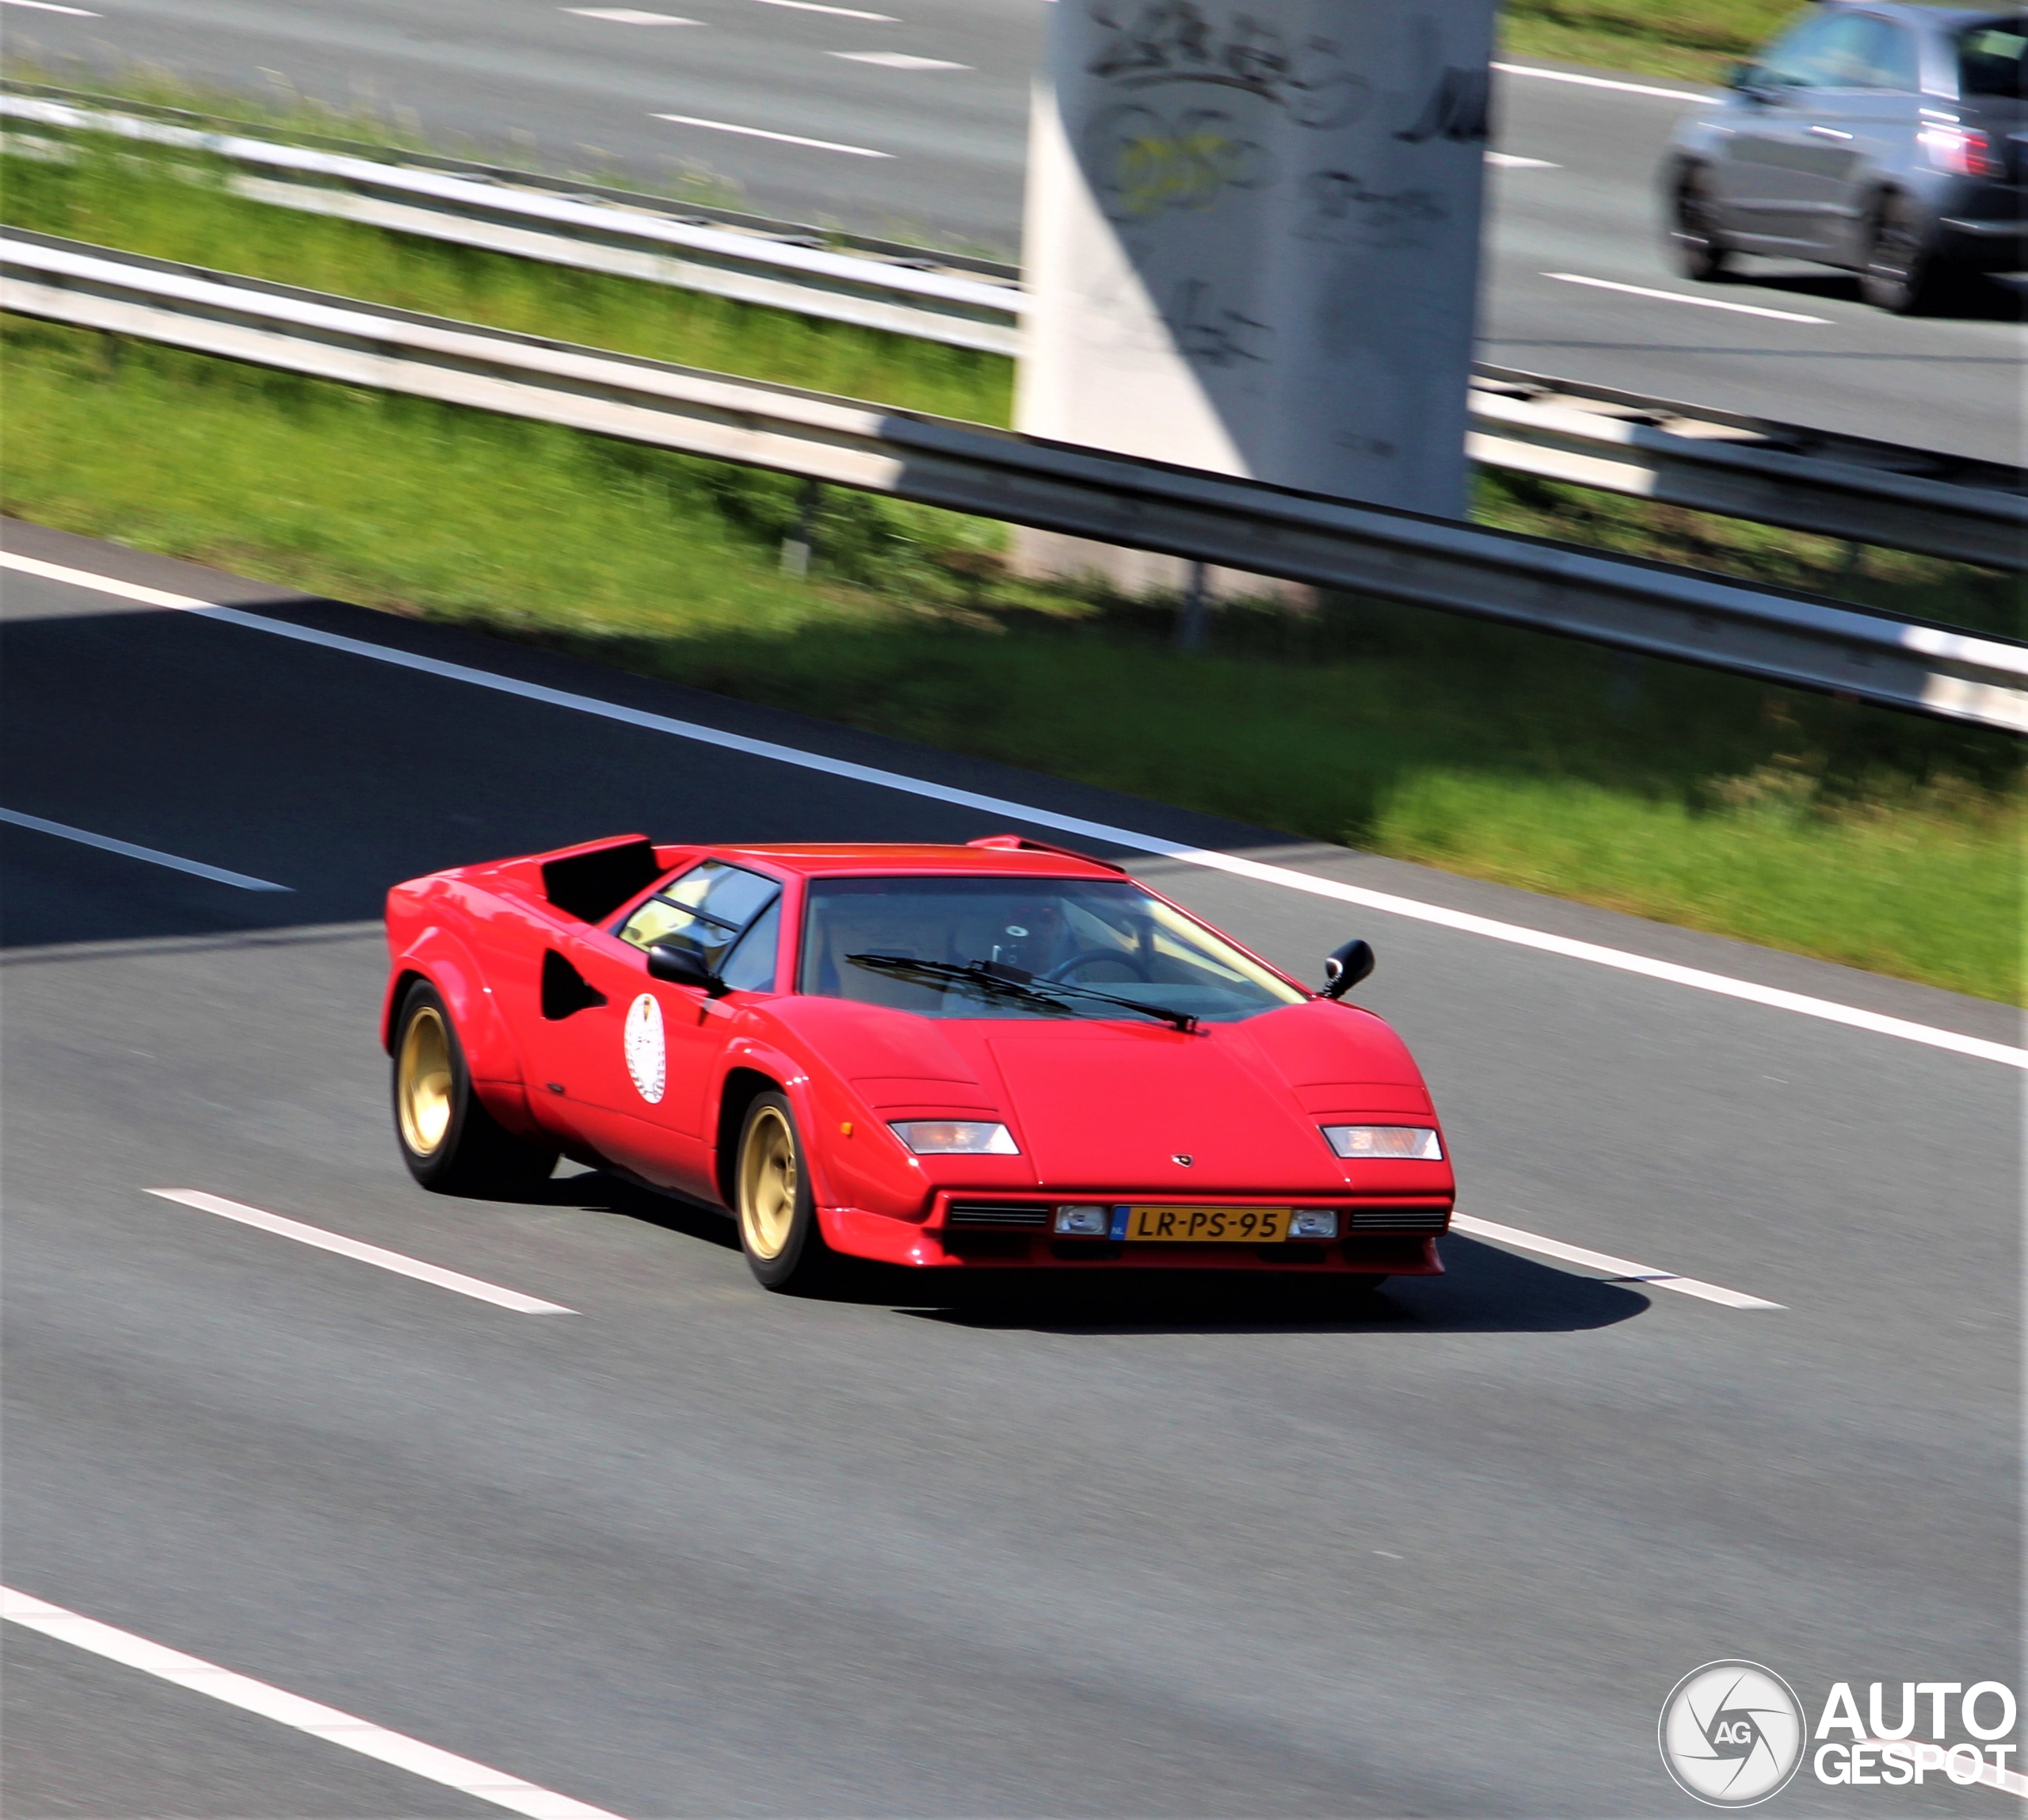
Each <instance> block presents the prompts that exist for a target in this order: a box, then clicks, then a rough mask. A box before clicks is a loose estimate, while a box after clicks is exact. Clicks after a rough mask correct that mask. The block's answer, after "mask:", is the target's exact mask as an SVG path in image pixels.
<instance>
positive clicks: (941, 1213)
mask: <svg viewBox="0 0 2028 1820" xmlns="http://www.w3.org/2000/svg"><path fill="white" fill-rule="evenodd" d="M1128 1198H1130V1197H1128V1196H1123V1195H1119V1194H1109V1195H1102V1194H1086V1195H1079V1196H1065V1195H1052V1196H1049V1197H1048V1198H1047V1199H1044V1198H1043V1197H1042V1196H994V1197H993V1198H992V1199H991V1200H987V1199H985V1197H982V1196H968V1195H963V1194H951V1193H948V1192H945V1193H940V1194H939V1195H938V1196H937V1197H936V1204H935V1206H934V1207H933V1208H932V1210H931V1212H930V1215H929V1218H928V1219H927V1220H926V1221H924V1222H922V1223H917V1222H915V1221H913V1220H898V1219H890V1218H888V1217H887V1216H886V1215H882V1214H877V1213H868V1212H866V1211H863V1210H862V1209H860V1208H828V1207H827V1208H820V1209H819V1211H818V1219H819V1221H820V1223H821V1225H822V1227H823V1229H824V1236H825V1240H826V1242H828V1243H829V1245H830V1246H831V1247H832V1249H833V1250H837V1251H842V1252H844V1253H848V1255H850V1256H852V1257H863V1258H867V1259H870V1260H872V1261H876V1262H880V1263H886V1264H900V1265H909V1266H910V1267H912V1268H915V1269H964V1270H1036V1269H1052V1270H1054V1269H1073V1270H1091V1269H1109V1270H1217V1271H1246V1272H1258V1271H1292V1272H1301V1273H1302V1274H1304V1275H1317V1274H1332V1275H1339V1276H1442V1275H1443V1262H1442V1261H1441V1260H1440V1259H1439V1257H1438V1256H1437V1254H1436V1238H1437V1235H1438V1234H1440V1233H1443V1232H1445V1231H1448V1230H1449V1229H1450V1204H1451V1198H1452V1197H1451V1196H1450V1195H1449V1194H1448V1193H1446V1194H1443V1195H1427V1196H1412V1195H1389V1196H1385V1197H1382V1196H1373V1197H1370V1198H1362V1197H1360V1196H1351V1195H1344V1194H1340V1195H1332V1196H1300V1195H1278V1196H1252V1195H1220V1196H1208V1195H1207V1196H1196V1197H1194V1198H1191V1197H1184V1196H1175V1195H1165V1196H1162V1197H1161V1200H1162V1203H1163V1204H1164V1205H1165V1206H1178V1207H1187V1206H1191V1205H1201V1206H1214V1207H1249V1206H1251V1207H1287V1208H1297V1209H1310V1208H1328V1209H1333V1210H1336V1211H1337V1212H1338V1214H1339V1215H1340V1221H1339V1234H1340V1236H1339V1237H1338V1238H1335V1239H1285V1240H1283V1241H1282V1242H1279V1244H1274V1245H1248V1244H1245V1243H1233V1244H1213V1245H1190V1244H1161V1243H1127V1242H1116V1241H1114V1240H1111V1239H1104V1238H1060V1237H1058V1235H1057V1234H1055V1233H1054V1232H1053V1231H1051V1230H1050V1215H1051V1213H1052V1211H1053V1210H1054V1208H1055V1206H1056V1204H1057V1203H1058V1201H1060V1200H1071V1199H1074V1200H1077V1201H1079V1202H1089V1201H1100V1202H1104V1201H1108V1200H1113V1201H1118V1200H1126V1199H1128ZM1132 1198H1138V1199H1140V1200H1149V1199H1152V1198H1153V1197H1152V1196H1146V1195H1143V1196H1138V1197H1132Z"/></svg>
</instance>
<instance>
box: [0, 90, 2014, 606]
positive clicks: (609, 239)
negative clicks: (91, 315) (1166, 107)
mask: <svg viewBox="0 0 2028 1820" xmlns="http://www.w3.org/2000/svg"><path fill="white" fill-rule="evenodd" d="M82 98H84V97H66V96H65V94H64V93H63V92H62V91H56V90H48V89H45V88H40V87H38V86H36V85H33V84H24V83H17V82H10V83H7V84H6V85H4V92H0V120H14V121H19V122H21V123H24V124H29V125H36V126H40V127H44V128H54V129H56V130H59V131H62V132H86V131H91V132H107V133H111V134H113V135H118V136H124V137H127V138H130V139H139V140H146V141H148V142H151V143H159V144H165V145H170V146H180V147H185V148H186V149H189V150H192V151H203V152H205V153H207V154H208V155H212V156H215V157H217V158H222V159H223V160H225V161H227V162H229V163H232V164H236V165H239V166H244V167H246V169H247V170H250V171H254V172H257V173H259V174H257V175H245V176H239V177H234V179H233V180H232V187H233V188H234V189H235V190H236V191H237V192H238V193H240V194H242V195H245V196H250V197H252V198H254V200H258V201H261V202H265V203H269V204H274V205H276V206H280V207H284V208H295V209H299V210H304V211H307V212H311V213H316V214H324V215H331V216H340V217H342V218H344V219H348V220H353V221H357V222H360V223H364V224H365V225H368V226H372V227H380V228H385V229H388V230H391V231H395V232H398V233H404V234H414V235H421V236H423V237H425V238H433V239H438V240H444V241H448V242H453V243H455V244H457V245H460V246H475V247H481V248H483V249H485V250H489V251H492V252H497V253H505V254H513V255H515V256H517V257H520V258H530V259H536V260H540V261H546V262H549V263H552V264H558V265H572V266H575V267H578V268H579V269H588V270H593V271H600V272H608V273H615V274H617V275H619V276H621V277H630V278H635V279H640V280H646V281H648V282H650V283H655V284H669V285H673V286H676V287H678V288H684V289H689V290H695V291H700V292H707V293H710V294H711V295H714V296H722V297H726V298H730V299H733V300H737V301H738V302H741V303H757V304H761V305H764V306H765V307H768V308H771V309H778V310H784V311H791V312H794V313H795V314H799V315H809V316H815V317H818V318H821V319H828V320H830V321H834V322H851V323H854V324H856V325H857V326H861V327H864V328H871V329H879V330H885V331H886V332H888V333H890V334H901V335H907V336H911V337H913V338H918V339H922V340H928V341H937V342H941V343H943V344H944V345H948V346H956V347H965V348H972V349H982V350H984V351H986V352H989V353H1001V354H1006V355H1009V356H1012V355H1014V354H1016V353H1017V352H1018V351H1019V345H1020V318H1021V314H1022V311H1023V308H1024V299H1023V296H1022V292H1021V289H1020V278H1019V274H1018V273H1017V272H1016V269H1014V268H1013V267H1012V266H1006V265H996V264H994V263H993V262H992V261H987V260H978V259H966V258H962V257H961V256H957V255H951V254H938V253H932V252H928V251H926V250H924V249H921V248H919V247H909V246H901V245H898V244H897V243H894V242H886V241H877V240H871V239H867V238H855V237H851V236H841V235H822V234H820V233H819V232H818V231H817V230H815V229H813V228H810V227H802V226H799V225H797V224H795V223H783V222H770V221H766V220H764V219H761V218H760V217H757V216H745V215H739V214H736V213H734V212H731V211H728V210H701V209H700V208H698V207H697V206H696V205H692V204H678V203H673V202H669V201H667V200H662V199H659V198H656V197H652V196H641V195H639V194H635V193H629V192H627V191H623V190H617V189H607V188H604V187H602V186H599V185H586V184H581V183H565V182H562V181H557V180H555V179H551V178H546V177H539V176H536V175H534V174H530V173H528V172H522V171H512V170H502V169H501V168H499V167H497V166H486V165H480V164H474V163H468V162H462V161H459V160H457V159H452V158H439V157H436V156H433V155H425V154H419V153H404V152H400V151H388V150H383V149H381V148H379V147H364V146H359V145H356V144H353V143H349V142H347V141H343V140H323V141H319V142H316V143H309V144H276V143H269V142H268V141H265V140H262V139H254V138H250V137H248V136H246V135H244V134H243V133H239V132H231V131H220V130H218V129H219V128H220V127H222V126H223V127H227V128H229V127H230V126H231V124H232V123H231V122H222V121H218V120H211V119H209V118H208V116H201V115H194V114H186V113H180V112H178V111H177V110H174V109H162V108H142V107H137V106H135V105H132V104H124V103H105V102H103V101H101V103H100V105H92V106H83V105H78V100H79V99H82ZM1470 409H1471V414H1472V419H1473V427H1472V429H1471V431H1470V433H1469V435H1468V436H1467V437H1466V452H1467V454H1468V455H1469V456H1470V457H1471V459H1472V460H1474V461H1477V462H1478V463H1480V464H1481V465H1483V466H1485V467H1496V468H1503V469H1505V470H1508V471H1511V472H1519V473H1525V474H1533V475H1540V476H1542V478H1544V479H1553V480H1562V481H1569V482H1572V483H1576V484H1577V485H1580V486H1592V487H1597V488H1599V489H1602V490H1606V491H1610V492H1615V493H1622V494H1632V495H1634V496H1637V497H1639V498H1649V499H1653V500H1656V501H1657V502H1660V503H1663V504H1666V505H1672V506H1689V507H1692V508H1694V509H1698V510H1700V511H1706V512H1711V513H1718V514H1721V515H1722V516H1725V517H1736V518H1743V519H1748V520H1751V521H1754V522H1756V523H1759V524H1767V525H1781V526H1782V527H1784V528H1787V529H1790V530H1797V531H1806V532H1815V533H1817V534H1819V535H1822V536H1832V537H1838V538H1842V539H1845V540H1849V541H1851V542H1853V543H1856V544H1880V545H1884V546H1885V547H1887V548H1892V549H1900V550H1910V551H1916V552H1918V553H1919V554H1922V555H1930V556H1937V557H1942V558H1944V559H1946V560H1950V561H1955V562H1965V563H1979V564H1982V565H1984V566H1986V567H1992V568H1999V569H2006V570H2028V479H2024V476H2023V475H2022V472H2021V471H2020V470H2018V469H2016V468H2011V467H2003V466H2000V465H1999V464H1993V463H1984V462H1976V461H1971V460H1960V459H1956V458H1953V457H1950V456H1943V455H1939V454H1935V453H1931V452H1926V451H1922V450H1915V449H1908V448H1897V447H1895V446H1894V445H1889V444H1885V443H1879V442H1872V441H1866V440H1865V439H1863V438H1860V437H1847V436H1838V435H1832V434H1827V433H1824V432H1820V431H1815V430H1809V429H1803V428H1801V427H1799V426H1797V425H1788V424H1782V423H1778V422H1773V421H1771V420H1767V419H1760V418H1743V417H1738V416H1733V415H1729V414H1725V413H1721V412H1714V411H1710V410H1702V409H1700V408H1698V407H1696V406H1691V405H1685V404H1679V403H1673V402H1672V401H1669V400H1666V399H1649V398H1641V397H1637V396H1636V395H1632V394H1629V393H1623V392H1615V391H1608V390H1606V389H1604V388H1601V387H1589V386H1584V385H1581V384H1578V383H1575V382H1572V381H1570V380H1560V379H1555V378H1552V377H1550V376H1546V375H1540V374H1534V373H1524V372H1513V371H1511V370H1509V369H1505V368H1494V367H1482V368H1480V369H1479V370H1478V372H1477V373H1476V374H1475V375H1474V376H1473V382H1472V391H1471V399H1470Z"/></svg>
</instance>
